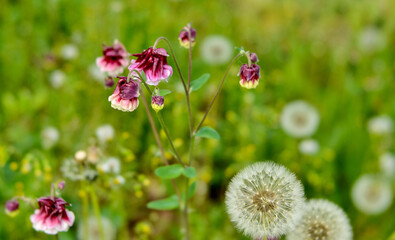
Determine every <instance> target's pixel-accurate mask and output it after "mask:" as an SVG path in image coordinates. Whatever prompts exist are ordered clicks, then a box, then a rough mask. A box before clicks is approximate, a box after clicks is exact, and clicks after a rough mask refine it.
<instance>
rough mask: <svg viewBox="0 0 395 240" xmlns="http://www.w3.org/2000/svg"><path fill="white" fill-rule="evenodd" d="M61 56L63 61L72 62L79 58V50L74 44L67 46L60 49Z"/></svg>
mask: <svg viewBox="0 0 395 240" xmlns="http://www.w3.org/2000/svg"><path fill="white" fill-rule="evenodd" d="M60 55H61V56H62V58H63V59H66V60H72V59H75V58H77V57H78V55H79V50H78V48H77V46H76V45H74V44H65V45H63V46H62V48H61V49H60Z"/></svg>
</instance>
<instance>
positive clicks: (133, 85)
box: [108, 77, 140, 112]
mask: <svg viewBox="0 0 395 240" xmlns="http://www.w3.org/2000/svg"><path fill="white" fill-rule="evenodd" d="M139 96H140V92H139V83H138V82H136V81H134V80H130V81H129V82H127V79H126V77H119V81H118V84H117V86H116V88H115V90H114V93H113V94H112V95H111V96H109V97H108V101H110V102H111V107H113V108H115V109H118V110H121V111H123V112H132V111H134V110H135V109H136V108H137V107H138V106H139V100H138V97H139Z"/></svg>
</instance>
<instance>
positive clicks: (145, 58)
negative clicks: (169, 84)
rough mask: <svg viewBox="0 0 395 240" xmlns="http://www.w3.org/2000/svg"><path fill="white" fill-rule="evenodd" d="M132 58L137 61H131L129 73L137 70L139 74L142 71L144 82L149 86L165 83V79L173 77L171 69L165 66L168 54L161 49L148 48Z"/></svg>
mask: <svg viewBox="0 0 395 240" xmlns="http://www.w3.org/2000/svg"><path fill="white" fill-rule="evenodd" d="M133 56H135V57H137V59H136V60H135V59H133V60H132V61H131V64H130V65H129V71H133V70H137V71H139V72H140V73H141V72H142V71H144V73H145V76H146V77H147V79H146V82H147V84H149V85H154V86H156V85H158V83H159V82H160V81H161V80H165V81H167V78H168V77H170V76H171V75H173V68H172V67H171V66H170V65H168V64H167V57H168V56H169V54H167V52H166V50H165V49H163V48H152V47H150V48H148V49H147V50H144V51H143V52H142V53H137V54H133ZM135 74H136V73H134V75H135Z"/></svg>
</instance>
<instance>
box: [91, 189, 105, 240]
mask: <svg viewBox="0 0 395 240" xmlns="http://www.w3.org/2000/svg"><path fill="white" fill-rule="evenodd" d="M88 191H89V193H90V195H91V201H92V206H93V212H94V214H95V217H96V220H97V226H98V227H99V234H100V239H101V240H105V238H104V232H103V225H102V222H101V214H100V206H99V200H98V199H97V196H96V193H95V190H94V189H93V187H92V186H88Z"/></svg>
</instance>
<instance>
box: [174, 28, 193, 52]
mask: <svg viewBox="0 0 395 240" xmlns="http://www.w3.org/2000/svg"><path fill="white" fill-rule="evenodd" d="M189 34H190V35H189ZM189 37H191V38H190V39H189ZM195 39H196V30H195V29H194V28H193V27H191V25H190V24H188V25H187V26H186V27H184V28H183V29H182V30H181V32H180V35H179V36H178V40H179V41H180V45H181V46H183V47H184V48H190V46H189V42H191V45H192V47H193V46H195V43H196V42H195ZM189 40H190V41H189Z"/></svg>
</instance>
